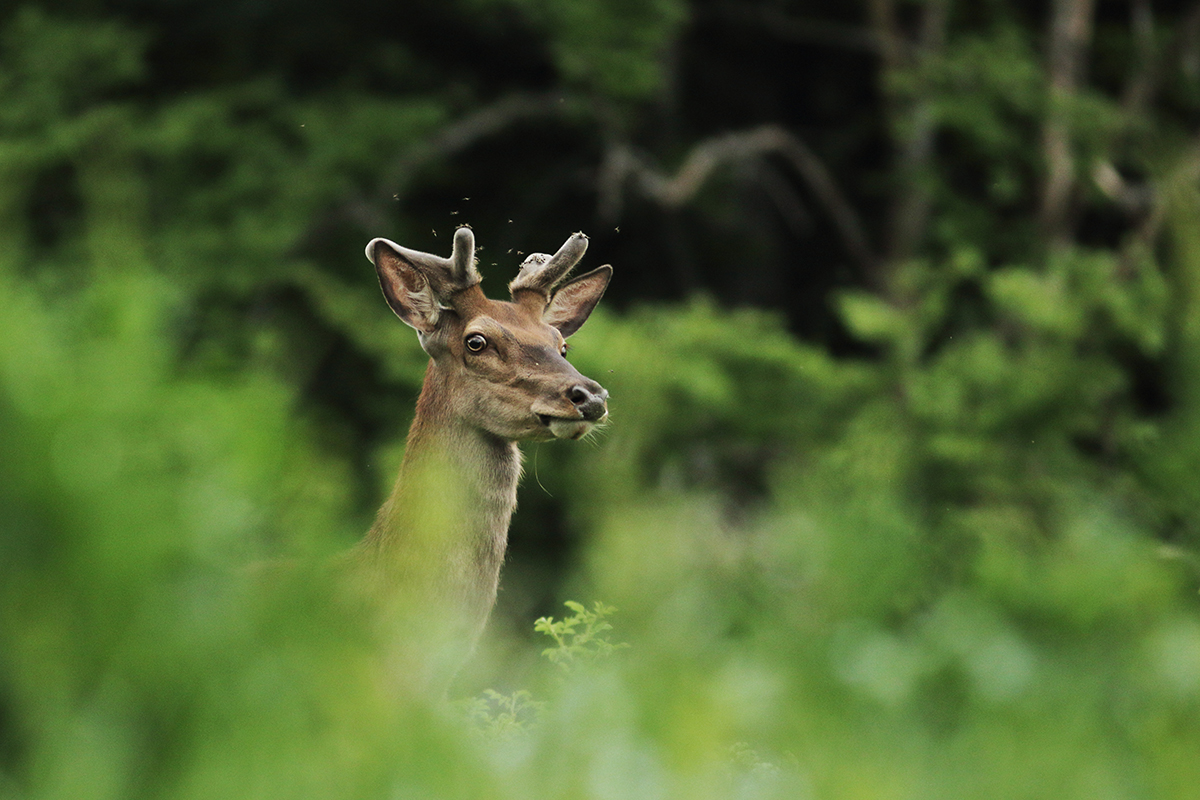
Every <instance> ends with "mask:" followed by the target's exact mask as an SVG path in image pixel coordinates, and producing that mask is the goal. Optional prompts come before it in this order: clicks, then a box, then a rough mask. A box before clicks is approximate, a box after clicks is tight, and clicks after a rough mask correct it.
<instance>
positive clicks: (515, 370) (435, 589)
mask: <svg viewBox="0 0 1200 800" xmlns="http://www.w3.org/2000/svg"><path fill="white" fill-rule="evenodd" d="M587 243H588V240H587V237H586V236H584V235H583V234H582V233H576V234H575V235H573V236H571V238H569V239H567V241H566V243H565V244H563V246H562V247H561V248H559V250H558V252H557V253H555V254H554V255H553V256H549V255H546V254H543V253H535V254H534V255H531V256H529V257H528V258H527V259H525V262H524V263H523V264H522V265H521V272H520V274H519V275H518V276H517V278H516V279H515V280H513V281H512V283H511V284H509V292H510V294H511V296H512V301H511V302H506V301H500V300H489V299H488V298H487V297H486V296H485V295H484V293H483V290H482V289H481V288H480V286H479V282H480V276H479V273H478V271H477V270H476V268H475V239H474V236H473V234H472V233H471V230H470V229H469V228H465V227H464V228H459V229H458V231H457V232H456V233H455V234H454V248H453V251H452V253H451V255H450V257H449V258H441V257H439V256H435V255H431V254H429V253H422V252H418V251H416V250H410V249H408V248H406V247H401V246H400V245H398V244H395V243H394V242H390V241H388V240H387V239H374V240H372V241H371V243H370V244H368V245H367V258H369V259H370V260H371V262H372V263H373V264H374V265H375V269H376V272H377V273H378V274H379V284H380V286H381V287H382V288H383V295H384V297H385V298H386V299H387V303H388V305H389V306H391V308H392V310H393V311H394V312H396V316H398V317H400V319H401V320H403V321H404V322H405V323H407V324H408V325H410V326H412V327H413V328H415V329H416V331H417V337H418V339H419V340H420V343H421V347H422V348H423V349H424V350H425V352H426V353H428V354H429V366H428V367H427V369H426V371H425V383H424V386H423V387H422V389H421V395H420V397H419V398H418V399H417V410H416V416H415V418H414V419H413V423H412V428H411V429H410V430H409V433H408V443H407V447H406V449H405V452H404V461H403V463H402V464H401V466H400V475H399V478H398V479H397V481H396V485H395V488H394V489H393V491H392V494H391V496H390V497H389V498H388V500H387V501H386V502H385V503H384V504H383V507H382V508H381V509H380V511H379V514H378V517H377V518H376V520H375V525H374V527H372V528H371V531H370V533H368V534H367V537H366V539H365V540H364V541H363V542H362V544H361V546H360V547H359V549H358V551H357V553H356V561H357V563H358V565H359V570H358V572H359V573H360V574H361V575H364V576H365V577H366V579H367V583H366V586H367V588H368V590H369V591H370V593H371V595H372V596H373V597H375V598H384V599H385V600H386V602H385V606H386V610H387V611H388V612H389V613H388V614H386V615H385V621H386V624H387V625H388V627H389V632H388V633H387V635H388V636H389V637H391V638H392V639H393V641H394V643H395V645H396V646H395V647H394V648H393V650H394V653H393V657H394V659H395V660H396V664H395V665H394V667H395V669H397V670H399V671H400V672H402V673H403V675H402V677H403V678H404V679H405V680H406V682H409V683H410V685H412V686H415V687H418V688H430V687H438V686H440V687H441V688H442V689H445V688H446V686H447V685H448V684H449V680H450V678H451V677H453V675H454V672H455V671H456V670H457V668H458V666H459V664H460V663H461V661H462V660H463V659H464V658H465V657H466V655H467V654H468V653H469V652H470V650H471V648H473V647H474V644H475V641H476V640H477V639H478V637H479V634H480V633H481V632H482V630H483V627H484V623H485V622H486V621H487V618H488V615H489V614H490V612H491V609H492V606H493V605H494V604H495V601H496V589H497V586H498V583H499V579H500V566H501V563H502V562H503V560H504V551H505V548H506V547H507V543H508V524H509V520H510V518H511V517H512V514H513V510H514V509H515V508H516V505H517V482H518V480H519V479H520V476H521V452H520V450H519V449H518V447H517V442H518V441H521V440H530V441H546V440H550V439H579V438H580V437H582V436H583V435H585V434H586V433H587V432H588V431H589V430H591V429H592V427H593V426H595V425H596V424H598V423H601V422H603V421H604V420H605V418H606V417H607V416H608V407H607V404H606V401H607V399H608V392H607V391H605V389H604V388H603V387H601V386H600V384H598V383H596V382H595V381H593V380H591V379H589V378H586V377H584V376H583V375H581V374H580V373H579V371H578V370H576V369H575V367H573V366H571V364H570V363H568V362H567V360H566V358H565V355H566V351H567V346H566V342H565V340H566V338H567V337H568V336H570V335H571V334H573V333H574V332H575V331H577V330H579V328H580V326H581V325H583V323H584V321H585V320H586V319H587V318H588V315H589V314H590V313H591V311H592V309H593V308H595V306H596V303H597V302H599V300H600V297H601V295H603V294H604V290H605V288H606V287H607V286H608V282H609V279H610V278H611V277H612V267H610V266H607V265H606V266H603V267H600V268H599V269H595V270H592V271H591V272H589V273H587V274H586V275H581V276H579V277H577V278H575V279H574V280H571V281H569V282H568V283H565V284H563V285H561V286H559V284H560V283H561V282H562V280H563V278H564V277H565V276H566V275H567V273H568V272H569V271H570V270H571V268H572V267H574V266H575V265H576V264H577V263H578V262H579V260H580V259H581V258H582V257H583V254H584V251H585V250H586V249H587ZM556 287H557V288H556Z"/></svg>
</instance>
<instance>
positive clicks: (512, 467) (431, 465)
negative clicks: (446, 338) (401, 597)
mask: <svg viewBox="0 0 1200 800" xmlns="http://www.w3.org/2000/svg"><path fill="white" fill-rule="evenodd" d="M451 391H452V389H451V386H450V384H449V381H448V380H447V376H446V375H445V374H443V371H442V370H440V369H439V368H438V365H437V363H436V362H434V361H432V360H431V361H430V363H429V367H428V369H427V370H426V373H425V383H424V386H423V387H422V390H421V396H420V398H419V399H418V401H417V410H416V416H415V417H414V419H413V424H412V427H411V428H410V429H409V434H408V442H407V445H406V448H405V453H404V461H403V463H402V464H401V467H400V475H399V477H398V479H397V481H396V485H395V488H394V489H393V491H392V494H391V496H390V497H389V498H388V500H387V502H385V503H384V505H383V507H382V508H381V509H380V511H379V515H378V517H377V519H376V521H375V525H374V527H373V528H372V529H371V532H370V534H369V535H368V538H367V542H368V545H369V547H370V549H371V550H372V551H373V553H374V555H375V557H376V561H377V564H378V565H379V566H380V567H382V568H383V570H384V571H385V572H390V573H394V577H395V578H396V579H398V580H401V581H412V580H414V579H418V580H419V582H420V583H421V584H425V585H426V586H427V587H428V588H429V589H430V590H432V592H433V593H434V594H435V595H436V596H439V597H440V598H441V599H446V600H452V601H454V600H456V601H458V602H459V603H460V604H461V605H462V606H463V607H464V609H465V610H467V611H468V612H469V613H470V614H471V615H472V616H478V617H482V618H486V616H487V612H488V611H489V610H490V608H491V605H492V603H493V602H494V601H495V597H496V588H497V584H498V581H499V576H500V567H501V564H502V563H503V560H504V551H505V549H506V547H507V543H508V525H509V521H510V520H511V518H512V514H513V511H514V510H515V509H516V505H517V483H518V481H519V480H520V476H521V453H520V450H519V449H518V448H517V445H516V443H515V442H512V441H509V440H507V439H503V438H500V437H497V436H495V435H493V434H491V433H489V432H487V431H484V430H482V429H480V428H478V427H476V426H473V425H471V424H469V423H468V422H467V421H466V420H464V419H463V418H462V417H461V416H459V415H458V414H456V413H455V410H454V403H453V402H452V395H451ZM414 571H418V572H419V574H417V575H414ZM422 576H424V579H421V577H422ZM482 618H481V619H480V620H479V624H480V625H482V621H483V620H482Z"/></svg>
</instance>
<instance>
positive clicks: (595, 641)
mask: <svg viewBox="0 0 1200 800" xmlns="http://www.w3.org/2000/svg"><path fill="white" fill-rule="evenodd" d="M563 605H565V606H566V607H567V608H569V609H571V610H572V611H574V612H575V613H574V614H572V615H571V616H569V617H564V618H563V619H561V620H558V621H555V619H554V617H539V618H538V619H537V620H536V621H535V622H534V623H533V629H534V630H535V631H537V632H538V633H544V634H546V635H547V636H549V637H550V638H551V639H553V640H554V647H547V648H546V649H545V650H543V651H542V655H543V656H544V657H545V658H547V659H549V660H550V663H551V664H554V665H556V666H557V667H558V668H559V669H561V670H562V671H563V672H565V673H567V674H570V673H571V672H572V671H573V670H575V669H577V668H578V667H579V666H581V665H583V664H594V663H596V662H597V661H602V660H604V659H606V658H608V657H609V656H611V655H612V654H613V653H614V652H616V651H617V650H623V649H625V648H627V647H629V644H628V643H627V642H612V641H610V640H609V637H608V635H607V634H608V632H609V631H611V630H612V624H611V623H609V622H608V617H610V616H612V615H613V614H614V613H616V610H617V609H615V608H614V607H612V606H609V605H605V604H604V603H602V602H600V601H599V600H597V601H596V602H595V603H594V604H593V605H592V609H591V610H590V611H589V610H588V609H587V607H586V606H584V605H583V603H579V602H576V601H574V600H568V601H567V602H566V603H564V604H563Z"/></svg>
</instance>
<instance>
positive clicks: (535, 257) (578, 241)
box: [508, 233, 588, 298]
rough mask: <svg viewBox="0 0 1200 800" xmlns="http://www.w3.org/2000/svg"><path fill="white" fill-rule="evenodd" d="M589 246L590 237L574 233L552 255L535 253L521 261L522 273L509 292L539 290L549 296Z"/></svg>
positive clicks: (510, 286)
mask: <svg viewBox="0 0 1200 800" xmlns="http://www.w3.org/2000/svg"><path fill="white" fill-rule="evenodd" d="M587 246H588V237H587V236H585V235H584V234H582V233H574V234H571V238H569V239H567V241H565V242H564V243H563V246H562V247H560V248H558V252H557V253H555V254H554V255H552V256H551V255H547V254H546V253H533V254H532V255H530V256H529V257H528V258H526V259H525V260H524V261H523V262H522V263H521V271H520V273H518V274H517V277H516V278H514V279H513V281H512V283H510V284H509V285H508V290H509V292H511V293H512V294H513V295H514V296H515V295H516V293H517V292H521V291H532V292H539V293H541V294H544V295H546V297H547V298H549V296H550V292H551V291H552V290H553V289H554V287H555V285H557V284H558V282H559V281H561V280H562V279H563V278H564V277H566V275H567V273H568V272H570V271H571V268H572V267H574V266H575V265H576V264H578V263H579V260H580V259H581V258H583V254H584V253H585V252H587Z"/></svg>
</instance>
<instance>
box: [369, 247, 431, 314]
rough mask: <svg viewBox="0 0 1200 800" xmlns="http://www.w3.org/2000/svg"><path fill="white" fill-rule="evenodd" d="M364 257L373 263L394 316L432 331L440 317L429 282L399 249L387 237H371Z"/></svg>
mask: <svg viewBox="0 0 1200 800" xmlns="http://www.w3.org/2000/svg"><path fill="white" fill-rule="evenodd" d="M367 258H369V259H370V260H371V263H373V264H374V265H375V272H376V273H377V274H378V275H379V286H380V288H382V289H383V296H384V298H385V299H386V300H387V303H388V305H389V306H391V307H392V311H395V312H396V316H397V317H399V318H400V319H402V320H404V322H406V323H407V324H409V325H411V326H412V327H414V328H416V329H417V330H418V331H420V332H421V333H433V331H434V329H436V328H437V324H438V320H439V319H441V316H442V309H441V306H440V305H439V304H438V301H437V298H436V297H434V294H433V289H432V288H431V287H430V286H429V281H428V280H427V279H426V278H425V276H424V275H422V274H421V271H420V270H418V269H417V268H416V267H415V266H414V265H413V263H412V262H411V261H409V260H408V259H407V258H405V257H404V255H403V254H402V253H401V248H400V247H399V246H397V245H396V244H395V243H393V242H389V241H388V240H387V239H372V240H371V242H370V244H368V245H367Z"/></svg>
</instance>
